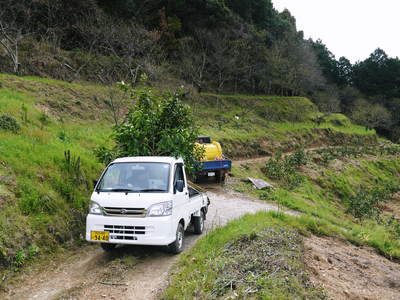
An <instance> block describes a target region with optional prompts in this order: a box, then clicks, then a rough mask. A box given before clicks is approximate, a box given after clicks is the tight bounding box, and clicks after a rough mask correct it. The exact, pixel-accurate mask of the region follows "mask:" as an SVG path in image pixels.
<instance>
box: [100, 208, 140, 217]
mask: <svg viewBox="0 0 400 300" xmlns="http://www.w3.org/2000/svg"><path fill="white" fill-rule="evenodd" d="M104 214H105V215H106V216H115V217H136V218H144V217H145V216H146V214H147V211H146V210H145V209H144V208H124V207H104Z"/></svg>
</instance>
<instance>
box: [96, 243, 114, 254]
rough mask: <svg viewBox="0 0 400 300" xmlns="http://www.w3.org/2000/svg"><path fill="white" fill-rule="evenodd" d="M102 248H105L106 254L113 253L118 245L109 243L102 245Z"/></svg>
mask: <svg viewBox="0 0 400 300" xmlns="http://www.w3.org/2000/svg"><path fill="white" fill-rule="evenodd" d="M100 246H101V248H103V250H104V251H105V252H112V251H113V250H114V249H115V247H117V245H116V244H108V243H101V244H100Z"/></svg>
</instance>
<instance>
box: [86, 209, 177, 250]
mask: <svg viewBox="0 0 400 300" xmlns="http://www.w3.org/2000/svg"><path fill="white" fill-rule="evenodd" d="M173 224H174V222H172V217H171V216H168V217H147V218H130V217H109V216H101V215H92V214H89V215H88V216H87V217H86V240H87V241H89V242H94V243H96V242H97V243H99V241H92V240H91V238H90V233H91V231H108V232H110V240H109V243H112V244H127V245H152V246H167V245H169V244H171V243H172V242H174V241H175V239H176V228H175V227H174V226H173Z"/></svg>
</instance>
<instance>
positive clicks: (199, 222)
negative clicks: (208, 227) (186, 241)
mask: <svg viewBox="0 0 400 300" xmlns="http://www.w3.org/2000/svg"><path fill="white" fill-rule="evenodd" d="M193 229H194V233H195V234H202V233H203V230H204V212H203V211H201V213H200V216H199V217H193Z"/></svg>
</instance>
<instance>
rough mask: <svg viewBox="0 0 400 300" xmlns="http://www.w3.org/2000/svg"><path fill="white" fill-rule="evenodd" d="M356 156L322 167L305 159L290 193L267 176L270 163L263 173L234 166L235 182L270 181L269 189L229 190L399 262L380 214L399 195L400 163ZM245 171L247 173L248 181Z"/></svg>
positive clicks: (392, 230)
mask: <svg viewBox="0 0 400 300" xmlns="http://www.w3.org/2000/svg"><path fill="white" fill-rule="evenodd" d="M313 153H315V152H313ZM359 155H362V154H359V153H358V154H357V157H358V158H357V160H354V158H352V159H350V158H347V159H346V158H345V157H342V158H341V159H342V160H338V159H336V160H335V161H333V162H332V163H331V164H328V165H326V164H323V165H319V164H316V163H313V158H312V155H310V156H311V157H309V159H308V164H307V166H306V167H301V169H300V172H299V176H302V178H303V181H302V182H301V184H298V185H297V187H294V188H293V187H292V188H289V187H288V186H287V185H285V181H283V182H282V181H281V180H280V179H279V178H278V180H276V178H273V177H274V176H271V173H270V172H268V165H269V164H271V162H268V163H267V164H266V165H267V168H266V167H265V166H266V165H265V163H260V162H257V163H253V164H250V165H249V164H247V165H238V166H236V168H234V171H233V173H234V175H235V176H236V177H238V178H240V179H243V180H245V179H246V178H247V177H248V176H252V177H258V178H262V179H265V180H267V181H270V182H271V181H272V182H273V183H274V185H275V188H274V189H272V190H269V191H259V190H255V189H254V188H253V187H252V186H251V184H249V183H246V182H244V181H238V182H237V183H235V185H234V188H235V189H236V190H237V191H239V192H242V193H247V194H251V195H253V196H254V197H258V198H260V199H262V200H265V201H270V202H274V203H277V204H278V205H280V206H283V207H287V208H290V209H293V210H297V211H300V212H303V213H305V214H306V215H307V216H311V217H313V218H316V219H317V220H321V221H323V222H326V223H327V224H329V225H330V228H331V229H332V230H329V231H328V232H327V233H326V234H327V235H332V236H337V235H338V234H339V235H340V236H343V237H345V238H346V239H347V240H349V241H351V242H354V243H356V244H360V245H370V246H372V247H374V248H376V249H377V251H379V252H380V253H381V254H383V255H385V256H386V257H388V258H394V259H400V240H399V238H398V235H397V230H396V228H397V226H398V223H397V222H396V221H395V220H393V222H390V221H388V220H390V219H393V218H391V216H385V215H382V214H381V208H382V204H383V203H384V202H385V201H391V195H392V194H393V193H395V192H397V191H399V190H400V176H399V175H400V159H399V158H397V157H396V156H393V155H391V154H384V155H383V156H381V154H380V153H379V151H378V152H377V153H376V154H375V155H376V156H371V154H369V155H367V156H364V157H359ZM286 160H288V159H286ZM343 160H344V161H343ZM248 170H252V171H251V175H250V173H249V171H248ZM296 172H297V171H296ZM291 173H293V170H292V171H291ZM285 174H286V173H285ZM287 176H289V175H288V174H286V175H283V178H288V177H287Z"/></svg>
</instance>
